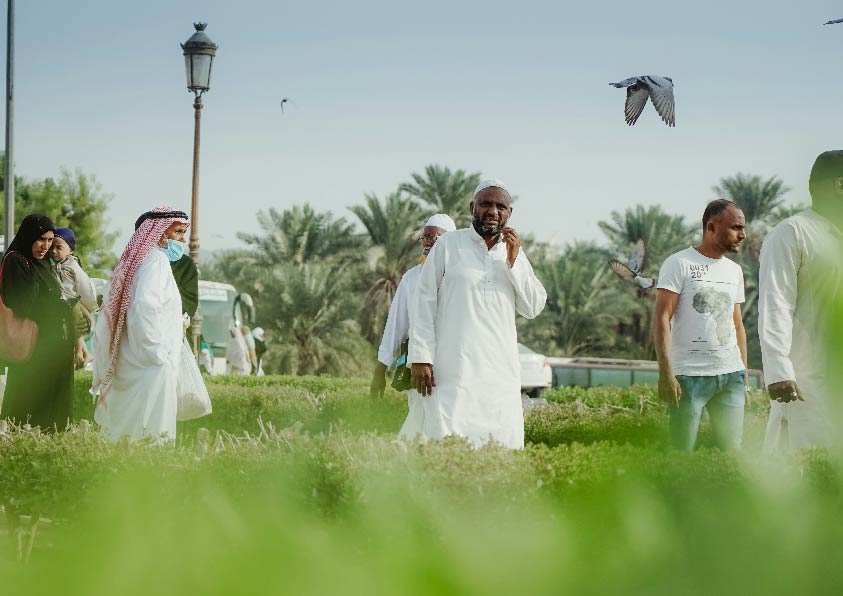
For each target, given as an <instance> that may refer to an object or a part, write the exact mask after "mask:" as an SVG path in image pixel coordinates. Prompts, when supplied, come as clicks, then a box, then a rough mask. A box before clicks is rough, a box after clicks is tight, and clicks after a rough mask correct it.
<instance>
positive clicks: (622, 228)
mask: <svg viewBox="0 0 843 596" xmlns="http://www.w3.org/2000/svg"><path fill="white" fill-rule="evenodd" d="M609 217H610V219H611V221H600V222H598V223H597V225H598V226H600V229H601V230H602V231H603V233H604V234H605V235H606V238H607V239H608V240H609V248H610V250H611V251H613V252H614V253H615V255H616V256H617V257H619V258H620V260H621V261H624V262H625V260H626V258H627V257H628V255H630V254H631V253H632V249H633V247H634V246H635V243H636V242H638V240H644V245H645V246H646V248H647V256H646V261H645V264H644V265H645V269H644V275H645V276H653V275H655V274H656V273H657V272H658V269H659V268H660V267H661V264H662V263H663V262H664V260H665V259H666V258H667V257H668V256H670V255H671V254H673V253H674V252H676V251H679V250H682V249H683V248H687V247H688V245H690V244H691V243H692V242H693V241H694V235H695V233H696V228H695V226H693V225H689V224H688V223H687V222H686V221H685V218H684V217H683V216H681V215H671V214H669V213H667V212H665V211H664V209H662V207H661V206H660V205H650V206H649V207H645V206H644V205H635V206H634V207H632V208H629V209H627V210H626V211H624V212H623V213H620V212H618V211H612V213H611V214H610V216H609Z"/></svg>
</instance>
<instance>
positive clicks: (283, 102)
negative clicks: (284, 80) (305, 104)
mask: <svg viewBox="0 0 843 596" xmlns="http://www.w3.org/2000/svg"><path fill="white" fill-rule="evenodd" d="M289 101H290V98H289V97H285V98H284V99H282V100H281V112H282V113H283V112H284V104H285V103H287V102H289Z"/></svg>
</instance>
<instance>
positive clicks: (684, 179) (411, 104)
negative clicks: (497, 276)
mask: <svg viewBox="0 0 843 596" xmlns="http://www.w3.org/2000/svg"><path fill="white" fill-rule="evenodd" d="M16 7H17V29H16V40H17V46H16V115H15V138H16V150H15V163H16V173H17V174H18V175H21V176H24V177H27V178H42V177H45V176H50V175H56V174H57V173H58V171H59V169H60V168H61V167H62V166H67V167H70V168H75V167H81V168H82V169H83V170H84V171H85V172H86V173H92V174H95V175H96V176H97V177H98V179H99V180H100V182H101V183H102V185H103V187H104V189H105V190H106V191H108V192H110V193H113V194H114V200H113V202H112V205H111V209H110V219H111V224H112V226H113V227H114V228H115V229H118V228H119V229H121V230H122V234H121V236H120V239H119V241H118V245H116V246H115V250H116V251H117V252H119V251H120V250H122V247H123V244H124V243H125V241H126V240H127V239H128V235H129V233H130V231H131V228H132V224H133V222H134V220H135V218H136V217H137V215H138V214H139V213H141V212H142V211H144V210H146V209H148V208H151V207H154V206H156V205H159V204H171V205H173V206H175V207H179V208H183V209H185V210H189V207H190V181H191V159H192V140H193V109H192V107H191V102H192V95H191V94H189V93H188V92H187V90H186V87H185V79H184V62H183V58H182V55H181V49H180V47H179V43H180V42H183V41H185V40H186V39H187V38H188V37H189V36H190V35H191V34H192V32H193V27H192V23H193V22H194V21H200V20H201V21H207V22H208V28H207V30H206V33H207V34H208V35H209V36H210V37H211V38H212V39H213V40H214V41H215V42H216V43H217V44H219V50H218V52H217V57H216V59H215V62H214V72H213V75H212V80H211V90H210V91H209V92H208V93H207V94H206V95H205V98H204V101H205V109H204V110H203V118H202V124H203V130H202V149H201V151H202V159H201V174H200V175H201V182H200V200H201V209H200V234H201V243H202V248H203V249H209V250H216V249H221V248H229V247H233V246H237V245H238V241H237V240H236V238H235V233H236V232H238V231H245V232H249V233H255V232H257V226H256V220H255V212H256V211H257V210H259V209H266V208H267V207H270V206H272V207H276V208H277V209H285V208H288V207H290V206H292V205H294V204H301V203H304V202H310V203H311V204H312V205H313V206H314V207H315V208H316V209H318V210H331V211H333V212H334V213H335V214H337V215H341V216H345V217H346V218H348V219H349V220H352V221H353V220H355V218H354V216H353V215H352V214H351V213H350V212H349V211H348V210H347V207H348V206H350V205H353V204H356V203H360V202H362V200H363V195H364V193H366V192H375V193H376V194H377V195H378V196H381V197H382V196H384V195H386V194H387V193H388V192H390V191H392V190H394V189H395V188H396V187H397V185H398V184H399V183H401V182H403V181H405V180H407V179H408V178H409V174H410V173H411V172H414V171H422V170H423V168H424V166H425V165H426V164H429V163H438V164H442V165H447V166H450V167H451V168H463V169H465V170H467V171H470V172H473V171H480V172H482V173H483V174H484V175H485V176H488V177H496V178H501V179H503V180H504V181H505V182H506V183H507V184H508V185H509V186H510V187H511V188H512V189H513V191H514V192H515V193H516V194H517V195H518V196H519V201H518V203H517V204H516V208H515V212H514V215H513V219H512V224H513V226H514V227H516V229H518V230H519V231H521V232H522V233H533V234H535V235H536V236H537V237H538V238H539V239H541V240H548V241H554V242H558V243H565V242H567V241H571V240H575V239H596V238H600V237H601V234H600V232H599V229H598V227H597V221H598V220H600V219H605V218H607V217H608V216H609V213H610V211H611V210H613V209H623V208H624V207H626V206H629V205H633V204H635V203H639V202H640V203H645V204H650V203H660V204H662V205H664V206H665V208H667V209H668V210H669V211H672V212H676V213H681V214H684V215H687V216H689V217H692V218H694V219H697V218H698V217H699V215H700V214H701V212H702V209H703V207H704V205H705V203H706V202H707V201H708V200H709V199H711V198H712V193H711V190H710V188H711V186H712V185H714V184H715V183H716V182H717V181H718V180H719V178H721V177H723V176H727V175H731V174H734V173H737V172H746V173H751V174H760V175H762V176H765V177H766V176H770V175H773V174H777V175H779V176H781V177H782V178H783V179H784V181H785V183H786V184H788V185H789V186H791V187H793V189H794V190H793V191H792V192H791V193H790V194H789V199H790V201H791V202H799V201H802V202H808V200H809V199H808V193H807V176H808V172H809V170H810V167H811V164H812V162H813V160H814V158H815V157H816V155H817V154H818V153H820V152H821V151H823V150H826V149H829V148H840V147H841V145H843V117H841V105H843V79H841V77H840V74H839V73H840V62H841V59H843V25H837V26H827V27H823V26H822V23H823V22H825V21H827V20H829V19H833V18H841V17H843V5H841V4H840V3H839V2H830V1H828V2H792V1H789V2H784V1H769V0H768V1H764V2H761V1H754V0H753V1H751V2H750V1H747V2H736V1H734V0H730V1H723V0H712V1H711V2H707V3H702V2H694V3H681V2H676V1H665V0H641V1H639V2H634V3H629V2H628V1H623V2H621V1H615V0H612V1H604V2H599V1H592V2H582V3H569V2H551V1H546V2H539V1H534V0H522V1H519V2H500V1H498V0H486V1H483V2H468V1H459V0H451V1H447V2H445V1H441V0H428V1H427V2H423V3H422V2H397V1H395V0H391V1H387V0H382V1H381V0H377V1H372V0H359V1H357V2H331V3H325V2H295V3H293V2H282V1H278V0H273V1H263V0H260V1H257V0H240V1H239V2H231V1H229V0H226V1H223V0H210V1H205V2H199V1H193V2H187V1H183V0H146V1H145V2H126V1H117V0H110V1H107V0H87V1H85V0H80V1H75V2H67V1H66V0H62V1H58V0H40V1H39V0H31V1H28V2H21V1H20V0H18V2H17V3H16ZM2 15H3V16H5V6H4V7H3V11H2ZM4 22H5V19H4ZM2 29H3V31H2V35H3V42H2V43H3V45H2V48H0V51H2V52H3V53H5V27H2ZM4 59H5V56H4ZM640 74H656V75H663V76H664V75H666V76H669V77H671V78H673V80H674V83H675V85H676V88H675V95H676V102H677V108H676V113H677V116H676V122H677V124H676V128H675V129H671V128H668V127H666V126H665V125H664V124H663V123H662V122H661V120H660V119H659V118H658V116H657V114H656V113H655V111H654V110H653V108H652V106H651V105H648V107H647V108H646V110H645V112H644V114H643V115H642V117H641V119H640V120H639V122H638V124H637V125H635V126H634V127H627V126H626V124H625V122H624V119H623V103H624V97H625V95H624V91H623V90H619V89H615V88H613V87H609V85H608V83H609V82H611V81H618V80H621V79H624V78H626V77H628V76H632V75H640ZM282 97H290V98H292V99H293V101H294V102H295V104H294V105H290V106H289V107H287V109H286V113H285V114H282V113H281V110H280V107H279V102H280V100H281V98H282ZM2 117H3V115H2V114H0V118H2Z"/></svg>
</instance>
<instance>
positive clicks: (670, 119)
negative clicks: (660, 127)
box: [609, 75, 676, 126]
mask: <svg viewBox="0 0 843 596" xmlns="http://www.w3.org/2000/svg"><path fill="white" fill-rule="evenodd" d="M609 84H610V85H612V86H613V87H617V88H618V89H620V88H622V87H626V105H625V106H624V116H625V117H626V123H627V124H629V125H630V126H632V125H633V124H635V123H636V122H638V117H639V116H641V112H643V111H644V106H646V105H647V100H648V99H649V100H651V101H652V102H653V106H654V107H655V108H656V111H657V112H658V113H659V116H661V118H662V120H664V123H665V124H667V125H668V126H676V106H675V105H674V103H673V79H671V78H670V77H657V76H654V75H645V76H640V77H632V78H629V79H625V80H623V81H620V82H619V83H609Z"/></svg>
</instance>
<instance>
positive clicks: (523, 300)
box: [507, 248, 547, 319]
mask: <svg viewBox="0 0 843 596" xmlns="http://www.w3.org/2000/svg"><path fill="white" fill-rule="evenodd" d="M507 275H508V276H509V280H510V281H511V282H512V287H513V288H514V289H515V311H516V312H517V313H518V314H519V315H521V316H522V317H525V318H527V319H535V318H536V317H537V316H539V313H541V311H542V310H544V303H545V301H547V292H546V291H545V289H544V286H543V285H542V282H540V281H539V278H537V277H536V274H535V273H534V272H533V266H532V265H530V261H529V260H528V259H527V255H525V254H524V249H523V248H521V249H519V250H518V255H517V256H516V257H515V264H514V265H513V266H512V267H508V268H507Z"/></svg>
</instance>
